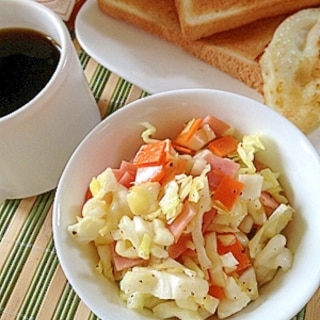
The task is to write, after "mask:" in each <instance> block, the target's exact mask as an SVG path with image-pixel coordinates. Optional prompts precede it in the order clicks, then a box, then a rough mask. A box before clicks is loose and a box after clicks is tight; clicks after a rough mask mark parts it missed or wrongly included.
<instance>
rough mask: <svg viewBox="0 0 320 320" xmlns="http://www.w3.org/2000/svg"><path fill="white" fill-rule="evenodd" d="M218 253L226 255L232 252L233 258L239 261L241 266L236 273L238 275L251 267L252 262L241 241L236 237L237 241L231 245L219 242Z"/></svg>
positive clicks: (238, 266)
mask: <svg viewBox="0 0 320 320" xmlns="http://www.w3.org/2000/svg"><path fill="white" fill-rule="evenodd" d="M217 251H218V253H219V254H220V255H224V254H226V253H228V252H231V253H232V254H233V256H234V257H235V258H236V259H237V260H238V262H239V264H238V265H237V269H236V271H237V272H238V273H241V272H243V271H244V270H245V269H247V268H248V267H249V266H251V261H250V259H249V257H248V255H247V253H246V251H245V249H244V247H243V246H242V244H241V243H240V241H239V240H238V239H237V238H236V237H235V241H234V242H233V243H232V244H230V245H223V244H222V243H221V241H219V238H218V241H217Z"/></svg>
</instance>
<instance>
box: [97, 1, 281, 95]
mask: <svg viewBox="0 0 320 320" xmlns="http://www.w3.org/2000/svg"><path fill="white" fill-rule="evenodd" d="M97 1H98V5H99V8H100V9H101V10H102V12H104V13H106V14H108V15H109V16H112V17H114V18H117V19H122V20H124V21H126V22H129V23H131V24H133V25H135V26H137V27H139V28H141V29H144V30H145V31H147V32H150V33H152V34H155V35H157V36H159V37H161V38H163V39H165V40H167V41H170V42H171V43H173V44H175V45H177V46H179V47H181V48H183V49H184V50H186V51H188V52H189V53H191V54H193V55H194V56H196V57H197V58H199V59H201V60H203V61H205V62H207V63H209V64H211V65H212V66H214V67H216V68H218V69H220V70H222V71H224V72H226V73H227V74H229V75H231V76H233V77H234V78H236V79H238V80H240V81H242V82H244V83H245V84H246V85H248V86H249V87H251V88H253V89H256V90H257V91H258V92H260V93H261V92H262V76H261V70H260V65H259V63H258V59H259V57H260V56H261V54H262V53H263V50H264V49H265V47H266V46H267V45H268V43H269V42H270V40H271V38H272V35H273V33H274V31H275V30H276V28H277V27H278V25H279V24H280V23H281V22H282V21H283V20H284V18H285V16H277V17H273V18H269V19H265V20H260V21H256V22H253V23H252V24H250V25H245V26H243V27H241V28H237V29H233V30H230V31H226V32H223V33H219V34H215V35H213V36H211V37H208V38H205V39H200V40H196V41H192V40H187V39H185V38H184V37H183V36H182V33H181V29H180V24H179V20H178V15H177V11H176V8H175V4H174V0H161V1H158V0H139V1H135V0H121V1H119V0H118V1H117V0H97ZM187 67H188V66H186V68H187Z"/></svg>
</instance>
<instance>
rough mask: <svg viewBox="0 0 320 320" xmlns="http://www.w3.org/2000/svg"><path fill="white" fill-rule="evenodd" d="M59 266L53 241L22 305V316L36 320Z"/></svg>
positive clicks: (46, 250) (20, 312) (39, 265)
mask: <svg viewBox="0 0 320 320" xmlns="http://www.w3.org/2000/svg"><path fill="white" fill-rule="evenodd" d="M58 265H59V260H58V257H57V255H56V253H55V249H54V244H53V239H51V241H50V242H49V244H48V246H47V247H46V249H45V253H44V255H43V257H42V259H41V261H40V262H39V264H38V267H37V271H36V273H35V275H34V277H33V280H32V283H31V285H30V287H29V290H28V292H27V294H26V296H25V298H24V301H23V304H22V305H21V308H20V311H19V314H20V315H21V316H25V315H27V316H28V318H31V319H36V316H37V314H38V312H39V309H40V306H41V303H42V301H43V299H44V297H45V295H46V292H47V289H48V288H49V286H50V282H51V279H52V277H53V274H54V272H55V270H56V268H57V266H58Z"/></svg>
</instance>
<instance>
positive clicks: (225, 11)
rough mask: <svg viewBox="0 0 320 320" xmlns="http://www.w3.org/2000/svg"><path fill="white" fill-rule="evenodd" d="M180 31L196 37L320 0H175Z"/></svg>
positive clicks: (193, 38)
mask: <svg viewBox="0 0 320 320" xmlns="http://www.w3.org/2000/svg"><path fill="white" fill-rule="evenodd" d="M175 5H176V8H177V12H178V17H179V22H180V26H181V31H182V34H183V36H184V37H185V38H186V39H190V40H196V39H200V38H203V37H208V36H210V35H212V34H215V33H218V32H223V31H226V30H230V29H233V28H238V27H240V26H243V25H246V24H249V23H251V22H253V21H256V20H260V19H264V18H268V17H274V16H278V15H282V14H291V13H293V12H296V11H298V10H300V9H302V8H306V7H311V6H317V5H318V6H319V5H320V1H319V0H299V1H292V0H241V1H239V0H175Z"/></svg>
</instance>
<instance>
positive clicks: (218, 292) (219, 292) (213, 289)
mask: <svg viewBox="0 0 320 320" xmlns="http://www.w3.org/2000/svg"><path fill="white" fill-rule="evenodd" d="M208 294H209V295H210V296H212V297H214V298H217V299H219V300H223V299H225V297H226V295H225V293H224V290H223V288H222V287H219V286H216V285H215V284H211V285H210V287H209V292H208Z"/></svg>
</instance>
